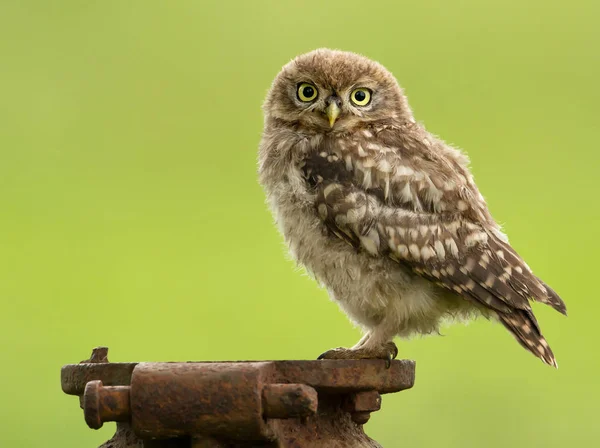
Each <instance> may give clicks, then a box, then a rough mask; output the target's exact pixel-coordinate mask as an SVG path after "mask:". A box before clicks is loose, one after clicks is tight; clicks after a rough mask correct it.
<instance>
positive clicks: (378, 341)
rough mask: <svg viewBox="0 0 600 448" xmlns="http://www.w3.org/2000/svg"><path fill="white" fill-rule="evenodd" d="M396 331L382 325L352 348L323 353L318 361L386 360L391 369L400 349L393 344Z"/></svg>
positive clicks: (335, 349) (341, 348)
mask: <svg viewBox="0 0 600 448" xmlns="http://www.w3.org/2000/svg"><path fill="white" fill-rule="evenodd" d="M395 335H396V329H395V328H394V329H392V327H390V326H388V325H386V324H385V323H382V324H380V325H379V326H378V327H376V328H374V329H373V330H371V331H369V332H368V333H367V334H365V335H364V336H363V337H362V339H361V340H360V341H358V343H357V344H356V345H355V346H354V347H352V348H344V347H338V348H334V349H331V350H328V351H326V352H325V353H322V354H321V355H320V356H319V358H318V359H385V360H386V367H388V368H389V366H390V364H391V362H392V359H394V358H395V357H396V356H397V355H398V347H396V344H394V343H393V342H392V339H393V338H394V336H395Z"/></svg>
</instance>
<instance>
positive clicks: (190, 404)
mask: <svg viewBox="0 0 600 448" xmlns="http://www.w3.org/2000/svg"><path fill="white" fill-rule="evenodd" d="M107 353H108V349H107V348H106V347H98V348H95V349H94V351H93V352H92V356H91V357H90V359H88V360H85V361H82V362H81V363H79V364H69V365H66V366H64V367H63V368H62V371H61V383H62V390H63V391H64V392H65V393H66V394H69V395H77V396H79V397H80V404H81V407H82V408H83V413H84V418H85V421H86V423H87V424H88V426H89V427H90V428H93V429H98V428H100V427H102V425H103V424H104V423H106V422H113V421H114V422H117V432H116V434H115V436H114V437H113V438H112V439H111V440H110V441H108V442H106V443H105V444H103V445H102V447H104V448H125V447H138V448H163V447H195V448H200V447H254V446H260V447H273V448H274V447H281V448H287V447H332V448H335V447H340V448H341V447H378V446H380V445H379V444H378V443H377V442H375V441H374V440H372V439H370V438H369V437H368V436H367V435H366V434H365V433H364V431H363V427H362V425H363V424H364V423H366V422H367V421H368V420H369V417H370V415H371V412H374V411H378V410H379V409H380V407H381V394H387V393H394V392H399V391H401V390H405V389H409V388H411V387H412V386H413V384H414V380H415V363H414V362H413V361H407V360H396V361H393V362H392V363H391V366H390V368H389V369H387V368H386V367H385V361H383V360H381V361H380V360H360V361H359V360H321V361H248V362H186V363H179V362H174V363H110V362H109V361H108V359H107Z"/></svg>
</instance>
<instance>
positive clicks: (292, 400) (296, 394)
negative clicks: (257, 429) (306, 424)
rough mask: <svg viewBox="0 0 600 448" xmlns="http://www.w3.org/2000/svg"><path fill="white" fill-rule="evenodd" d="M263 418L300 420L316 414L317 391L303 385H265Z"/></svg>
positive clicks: (263, 391)
mask: <svg viewBox="0 0 600 448" xmlns="http://www.w3.org/2000/svg"><path fill="white" fill-rule="evenodd" d="M262 404H263V409H264V411H263V416H264V417H266V418H301V417H310V416H311V415H314V414H316V413H317V406H318V404H319V399H318V395H317V391H316V390H314V389H313V388H312V387H310V386H306V385H304V384H267V385H266V386H265V387H263V390H262Z"/></svg>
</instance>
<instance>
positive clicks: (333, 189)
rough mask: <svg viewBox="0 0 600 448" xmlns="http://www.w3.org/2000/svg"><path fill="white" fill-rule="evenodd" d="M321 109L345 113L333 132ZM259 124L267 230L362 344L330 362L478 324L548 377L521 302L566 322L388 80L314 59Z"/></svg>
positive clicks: (285, 84) (276, 95) (375, 71)
mask: <svg viewBox="0 0 600 448" xmlns="http://www.w3.org/2000/svg"><path fill="white" fill-rule="evenodd" d="M302 82H310V83H312V84H313V85H314V87H315V89H317V90H318V91H319V95H320V96H319V99H317V100H315V101H316V102H315V103H314V104H313V105H311V106H310V111H311V112H312V113H310V114H309V113H303V112H302V110H303V107H304V106H303V105H302V104H301V103H299V102H298V100H297V99H295V98H294V97H293V92H294V89H293V86H295V85H297V84H299V83H302ZM357 85H361V86H362V85H364V86H365V88H368V89H370V90H371V91H372V100H371V101H372V103H373V104H371V105H370V106H369V107H368V108H366V109H365V110H360V111H357V109H356V107H354V106H352V104H351V103H350V101H346V102H344V98H347V97H348V96H349V92H350V91H351V89H352V88H354V87H356V86H357ZM352 86H354V87H352ZM291 92H292V93H291ZM332 98H333V99H332ZM328 100H329V101H333V100H335V101H336V102H337V103H339V104H340V105H341V109H340V110H341V112H340V115H339V117H340V118H339V120H338V121H336V122H335V126H333V127H330V126H328V125H331V121H328V120H327V119H326V117H325V115H324V114H325V107H326V106H327V104H330V103H327V101H328ZM337 103H336V104H337ZM338 107H339V106H338ZM264 110H265V115H266V120H265V132H264V135H263V141H262V142H261V149H260V160H259V163H260V179H261V183H262V184H263V186H264V187H265V190H266V192H267V195H268V198H269V202H270V205H271V208H272V209H273V212H274V215H275V217H276V220H277V222H278V223H279V226H280V228H281V230H282V232H283V234H284V237H285V238H286V240H287V241H288V243H289V245H290V247H293V255H294V257H295V258H296V260H297V261H298V262H299V263H300V264H302V265H304V266H305V267H306V268H307V270H308V271H309V272H310V273H312V274H313V275H314V276H315V277H316V279H317V280H318V281H319V282H320V283H321V284H323V285H324V286H325V287H326V288H327V290H328V291H329V293H330V295H331V296H332V298H334V299H335V300H336V301H338V302H339V304H340V306H341V307H342V308H343V309H344V310H345V311H346V312H347V313H348V315H349V316H350V317H351V318H352V319H353V320H354V321H355V322H356V323H357V324H359V325H360V326H361V327H362V328H364V330H365V332H366V333H367V336H366V337H365V338H363V340H361V342H360V343H359V344H358V345H357V346H355V347H354V348H353V349H350V350H342V349H339V350H337V351H335V350H334V351H333V352H332V353H330V355H331V356H332V357H353V356H355V357H368V356H370V355H372V356H373V357H379V356H381V354H382V353H384V352H382V351H381V350H380V347H383V346H385V344H386V343H389V342H390V341H391V340H392V339H393V337H394V336H408V335H410V334H413V333H430V332H433V331H436V330H437V328H438V326H439V324H440V322H441V321H442V320H443V319H444V318H446V317H449V316H470V315H473V314H483V315H485V316H490V317H494V318H496V319H497V320H499V321H500V322H501V323H502V324H503V325H504V326H505V327H506V328H507V329H508V330H509V331H510V332H511V334H513V336H515V338H516V339H517V340H518V341H519V342H520V343H521V345H523V346H524V347H525V348H527V349H528V350H529V351H531V352H532V353H534V354H535V355H536V356H538V357H540V358H541V359H542V360H543V361H544V362H546V363H548V364H551V365H556V362H555V359H554V355H553V354H552V351H551V350H550V347H549V346H548V344H547V342H546V341H545V339H544V338H543V336H542V335H541V332H540V330H539V326H538V324H537V321H536V319H535V317H534V316H533V313H532V311H531V307H530V304H529V300H530V299H532V300H538V301H540V302H544V303H547V304H549V305H551V306H553V307H554V308H555V309H557V310H558V311H560V312H563V313H565V312H566V308H565V306H564V303H563V302H562V300H561V299H560V298H559V297H558V295H557V294H556V293H555V292H554V291H552V289H550V288H549V287H548V286H547V285H546V284H544V283H543V282H542V281H541V280H539V279H538V278H537V277H536V276H535V275H533V273H532V272H531V270H530V269H529V268H528V266H527V265H526V264H525V262H524V261H523V260H522V259H521V258H520V257H519V256H518V255H517V253H516V252H515V251H514V250H513V249H512V248H511V247H510V246H509V245H508V240H507V239H506V237H505V235H504V234H503V233H502V232H501V230H500V228H499V226H498V225H497V224H496V222H495V221H494V220H493V218H492V217H491V215H490V213H489V211H488V209H487V205H486V203H485V201H484V199H483V196H482V195H481V193H480V192H479V190H478V189H477V187H476V185H475V183H474V181H473V176H472V175H471V174H470V172H469V169H468V158H467V157H466V156H465V155H464V154H463V153H461V152H460V151H458V150H457V149H454V148H452V147H450V146H448V145H447V144H445V143H444V142H443V141H441V140H439V139H437V138H436V137H434V136H433V135H431V134H429V133H428V132H427V131H426V130H425V129H424V128H423V126H421V125H420V124H417V123H416V122H415V120H414V119H413V117H412V112H411V111H410V108H409V107H408V103H407V101H406V98H405V97H404V95H403V93H402V91H401V89H400V88H399V87H398V85H397V83H396V81H395V79H394V78H393V77H392V76H391V74H389V72H387V71H386V70H385V69H384V68H383V67H382V66H380V65H378V64H376V63H374V62H372V61H370V60H368V59H366V58H363V57H361V56H358V55H354V54H352V53H344V52H335V51H331V50H318V51H316V52H313V53H309V54H307V55H303V56H300V57H299V58H297V59H295V60H294V61H292V62H291V63H289V64H288V65H287V66H285V67H284V68H283V70H282V72H281V73H280V74H279V75H278V77H277V78H276V79H275V82H274V83H273V87H272V89H271V91H270V93H269V96H268V97H267V101H266V102H265V107H264ZM319 111H321V112H322V114H321V115H319V113H315V112H319ZM359 112H360V113H359ZM336 117H337V116H336ZM334 121H335V120H334ZM328 353H329V352H328Z"/></svg>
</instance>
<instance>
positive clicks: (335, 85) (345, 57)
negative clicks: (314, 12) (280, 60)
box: [264, 49, 413, 132]
mask: <svg viewBox="0 0 600 448" xmlns="http://www.w3.org/2000/svg"><path fill="white" fill-rule="evenodd" d="M264 111H265V115H266V117H267V118H273V119H277V120H281V121H283V122H286V123H290V124H293V125H297V124H299V125H301V126H302V127H303V128H305V129H308V130H312V131H315V132H328V131H334V132H335V131H347V130H350V129H352V128H356V127H362V126H365V125H366V124H369V123H397V122H405V121H408V120H410V121H412V120H413V118H412V112H411V110H410V108H409V106H408V103H407V101H406V97H405V96H404V94H403V92H402V89H401V88H400V86H399V85H398V82H397V81H396V79H395V78H394V77H393V75H392V74H391V73H390V72H389V71H387V70H386V69H385V68H384V67H383V66H382V65H380V64H378V63H377V62H374V61H372V60H370V59H367V58H366V57H364V56H360V55H358V54H355V53H350V52H345V51H336V50H329V49H319V50H314V51H311V52H310V53H306V54H303V55H301V56H298V57H297V58H296V59H294V60H292V61H291V62H290V63H288V64H287V65H285V66H284V67H283V69H282V70H281V72H280V73H279V74H278V75H277V77H276V78H275V80H274V81H273V85H272V86H271V90H270V91H269V94H268V95H267V99H266V101H265V104H264Z"/></svg>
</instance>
